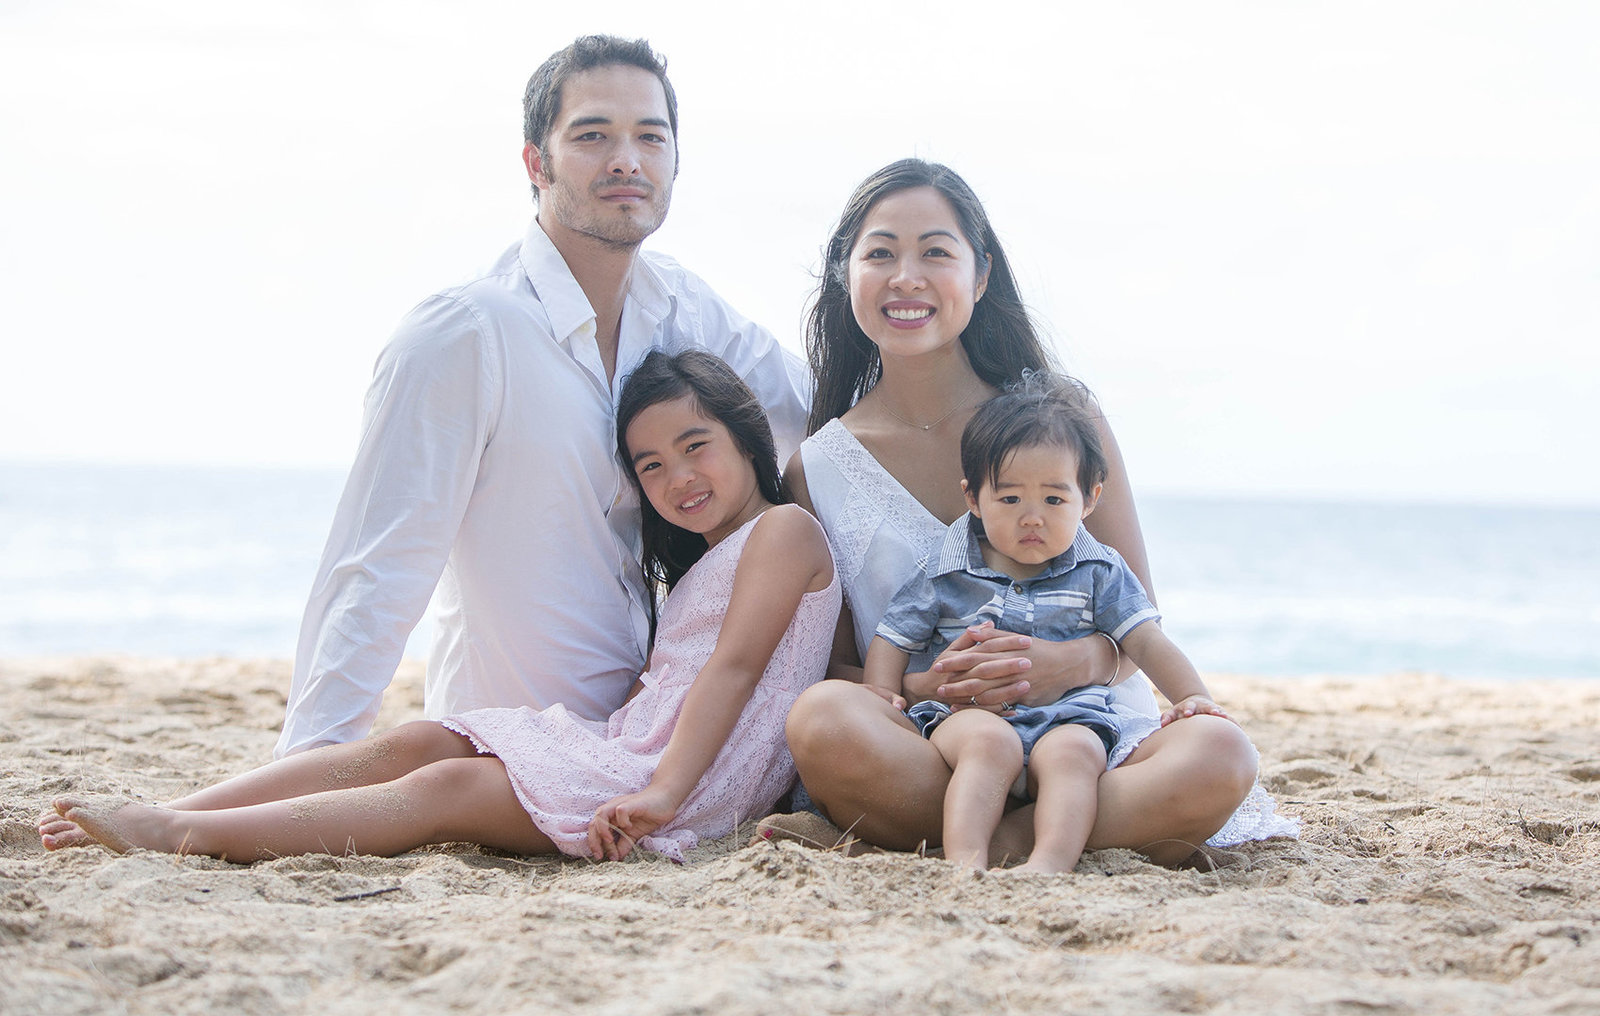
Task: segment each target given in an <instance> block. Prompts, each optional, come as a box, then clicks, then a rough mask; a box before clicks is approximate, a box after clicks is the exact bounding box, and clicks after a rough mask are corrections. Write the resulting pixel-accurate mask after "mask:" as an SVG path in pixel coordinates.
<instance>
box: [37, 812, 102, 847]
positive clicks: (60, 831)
mask: <svg viewBox="0 0 1600 1016" xmlns="http://www.w3.org/2000/svg"><path fill="white" fill-rule="evenodd" d="M94 841H95V840H94V837H93V836H90V835H89V834H88V833H86V832H84V831H83V829H82V828H81V827H80V826H79V825H78V823H76V822H73V821H72V820H70V819H65V818H62V817H61V816H60V814H58V813H57V812H56V811H55V809H53V808H52V809H51V810H49V811H47V812H45V813H44V814H42V815H40V816H39V842H40V843H42V844H44V848H45V849H46V850H65V849H66V848H68V847H87V846H88V845H89V844H91V843H93V842H94Z"/></svg>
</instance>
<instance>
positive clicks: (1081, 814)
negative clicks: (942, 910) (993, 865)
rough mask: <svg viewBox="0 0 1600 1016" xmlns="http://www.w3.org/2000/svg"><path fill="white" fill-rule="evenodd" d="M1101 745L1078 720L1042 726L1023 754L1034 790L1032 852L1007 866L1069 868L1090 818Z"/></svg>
mask: <svg viewBox="0 0 1600 1016" xmlns="http://www.w3.org/2000/svg"><path fill="white" fill-rule="evenodd" d="M1105 771H1106V748H1105V744H1104V742H1102V741H1101V740H1100V736H1099V735H1098V734H1096V733H1095V732H1094V731H1092V730H1090V729H1089V728H1088V727H1085V726H1083V725H1082V724H1079V723H1069V724H1065V725H1063V726H1060V727H1057V728H1055V729H1054V730H1051V731H1049V732H1047V733H1046V734H1045V735H1044V736H1043V737H1041V738H1039V740H1038V742H1037V743H1036V744H1034V746H1033V752H1032V753H1031V754H1030V755H1029V756H1028V789H1029V791H1030V792H1032V794H1033V796H1034V802H1035V803H1034V808H1033V828H1034V845H1033V852H1032V853H1031V854H1029V855H1028V860H1027V861H1026V862H1025V863H1024V864H1021V865H1019V866H1017V867H1016V868H1012V869H1010V870H1012V871H1018V872H1043V873H1055V872H1062V871H1071V870H1072V869H1073V866H1074V865H1076V864H1077V863H1078V858H1079V856H1081V855H1082V854H1083V845H1084V843H1086V842H1087V841H1088V839H1089V829H1090V827H1092V826H1093V825H1094V821H1095V804H1096V799H1097V798H1098V796H1099V795H1098V784H1099V780H1100V777H1101V776H1102V775H1103V774H1104V773H1105Z"/></svg>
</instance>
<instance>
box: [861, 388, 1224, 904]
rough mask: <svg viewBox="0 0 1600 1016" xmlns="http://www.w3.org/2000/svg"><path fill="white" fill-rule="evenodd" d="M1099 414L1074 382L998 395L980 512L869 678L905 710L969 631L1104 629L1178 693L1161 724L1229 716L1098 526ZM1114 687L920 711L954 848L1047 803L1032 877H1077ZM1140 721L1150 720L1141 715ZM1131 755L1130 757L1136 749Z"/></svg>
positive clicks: (941, 559) (974, 510) (891, 617)
mask: <svg viewBox="0 0 1600 1016" xmlns="http://www.w3.org/2000/svg"><path fill="white" fill-rule="evenodd" d="M1099 417H1100V411H1099V409H1098V407H1096V406H1095V405H1094V402H1093V400H1092V399H1091V398H1090V397H1089V395H1088V393H1087V392H1086V391H1085V390H1084V389H1083V388H1082V387H1081V386H1080V385H1077V384H1076V383H1074V382H1071V381H1069V380H1068V379H1066V378H1053V377H1051V376H1049V375H1046V374H1038V373H1035V374H1034V375H1032V376H1031V377H1029V378H1027V379H1025V380H1024V381H1022V382H1020V383H1019V384H1018V385H1017V386H1016V387H1015V388H1014V389H1013V390H1012V391H1010V392H1007V393H1006V394H1004V395H1001V396H999V397H998V398H995V399H991V400H990V401H988V402H986V403H984V404H983V406H982V407H981V408H979V410H978V411H977V412H976V413H974V414H973V416H972V419H971V421H969V422H968V423H967V426H966V429H965V430H964V431H963V432H962V435H961V470H962V473H963V474H964V478H963V479H962V481H961V489H962V492H963V493H964V494H965V496H966V502H967V514H965V515H963V516H961V517H960V518H958V519H956V520H955V522H953V523H951V525H950V527H949V529H948V530H946V532H945V536H944V538H943V540H941V541H940V542H939V544H938V545H937V546H936V548H935V550H934V552H933V553H932V554H931V555H930V556H929V559H928V561H927V563H926V565H925V566H924V567H921V568H919V569H917V571H916V573H915V574H914V575H912V577H911V578H910V579H909V580H908V581H907V582H906V584H905V585H903V586H901V588H900V590H899V592H897V593H895V595H894V598H893V599H892V600H891V601H890V602H889V608H888V611H887V612H886V614H885V615H884V618H883V621H882V622H881V623H880V624H879V625H878V628H877V633H876V635H875V637H874V638H873V640H872V642H871V644H870V645H869V646H868V648H867V659H866V665H865V678H864V680H865V683H866V684H867V686H868V687H870V688H872V689H874V690H876V691H877V692H878V693H879V694H881V695H882V696H883V697H884V698H886V699H888V700H889V701H891V702H893V703H894V704H895V705H896V706H897V707H900V708H904V706H905V699H904V697H903V694H902V693H903V692H904V690H905V689H904V687H903V685H904V680H905V674H906V671H907V669H908V668H910V669H912V670H926V669H928V667H929V666H930V665H931V664H932V663H933V661H934V660H935V659H936V658H937V657H938V655H939V653H940V651H941V650H942V649H943V648H944V647H945V646H946V645H948V644H949V643H951V642H954V641H956V640H957V639H958V638H960V637H961V635H962V634H963V633H964V632H966V630H967V629H968V628H971V627H975V626H979V625H985V624H990V625H993V626H994V627H996V628H1000V629H1003V630H1006V631H1012V632H1017V633H1019V634H1023V635H1028V636H1037V637H1039V638H1045V639H1052V640H1055V641H1060V642H1067V641H1071V640H1073V639H1080V638H1088V637H1090V636H1094V635H1099V636H1102V637H1103V638H1105V639H1106V640H1107V641H1108V642H1110V644H1111V645H1112V647H1114V648H1117V647H1120V648H1118V653H1119V655H1120V654H1121V652H1123V651H1126V653H1127V655H1128V656H1129V657H1130V658H1132V659H1133V661H1134V662H1135V663H1137V664H1138V665H1139V666H1140V667H1141V668H1142V669H1143V670H1144V673H1145V675H1146V676H1148V677H1149V678H1150V679H1151V680H1152V681H1154V682H1155V685H1156V687H1157V688H1159V689H1161V692H1162V694H1164V695H1166V696H1167V699H1168V700H1169V701H1171V702H1173V703H1175V704H1174V705H1173V706H1172V707H1171V708H1169V709H1168V710H1167V711H1166V712H1165V713H1163V714H1162V716H1161V725H1163V726H1165V725H1167V724H1169V723H1172V722H1173V721H1175V720H1178V719H1182V718H1184V717H1188V716H1194V715H1197V714H1202V713H1209V714H1212V715H1215V716H1226V715H1227V714H1226V713H1224V712H1223V711H1222V709H1221V708H1219V707H1218V706H1217V704H1216V703H1215V702H1213V701H1212V700H1211V697H1210V693H1209V692H1207V691H1206V686H1205V684H1204V682H1202V681H1201V680H1200V675H1199V674H1198V673H1196V672H1195V669H1194V667H1193V666H1192V665H1191V664H1190V663H1189V661H1188V659H1187V658H1185V657H1184V655H1183V653H1182V652H1180V651H1179V650H1178V648H1177V647H1176V646H1174V645H1173V644H1172V642H1171V641H1170V640H1169V639H1168V638H1167V637H1166V635H1164V634H1163V633H1162V631H1161V628H1160V627H1159V626H1158V624H1155V623H1152V622H1158V621H1159V620H1160V614H1159V613H1157V611H1156V608H1155V605H1154V604H1152V603H1151V602H1150V599H1149V597H1147V596H1146V595H1145V592H1144V587H1143V586H1141V585H1140V584H1139V580H1138V578H1137V577H1135V576H1134V574H1133V571H1132V570H1131V569H1130V568H1129V567H1128V565H1127V563H1126V562H1124V561H1123V560H1122V556H1121V555H1120V554H1118V553H1117V552H1116V551H1114V550H1112V549H1111V548H1110V547H1107V546H1105V545H1104V544H1102V543H1100V542H1099V541H1097V540H1096V539H1095V538H1094V537H1092V536H1090V535H1089V531H1088V530H1087V529H1085V528H1083V520H1084V519H1086V518H1087V517H1088V516H1089V513H1091V512H1092V511H1094V507H1095V503H1096V502H1097V501H1098V500H1099V498H1100V495H1101V492H1102V491H1103V490H1104V484H1105V479H1106V457H1105V452H1104V451H1103V449H1102V446H1101V443H1100V434H1099V432H1098V430H1097V429H1096V428H1095V425H1094V421H1095V420H1097V419H1099ZM1115 669H1116V668H1114V667H1113V668H1111V670H1109V671H1108V672H1107V678H1106V683H1105V684H1099V683H1096V684H1091V685H1085V686H1083V687H1079V688H1074V689H1072V690H1071V691H1069V692H1067V693H1066V694H1065V695H1063V696H1061V697H1060V698H1058V699H1056V700H1055V701H1053V702H1047V703H1043V704H1041V705H1038V706H1026V705H1020V704H1018V705H1013V704H1012V703H1011V702H1002V703H1001V704H1000V710H1001V711H1000V712H999V713H993V712H989V711H987V710H984V709H977V708H972V707H973V706H976V705H977V704H978V703H977V699H976V696H974V697H973V700H972V701H971V702H967V703H962V704H961V705H958V706H956V707H955V708H954V709H952V707H951V706H949V705H947V704H945V703H944V702H941V701H939V700H938V699H924V700H922V701H921V702H918V703H917V704H915V705H913V706H912V707H911V708H910V709H909V710H907V716H908V717H909V718H910V720H911V722H912V723H914V724H915V725H916V727H917V729H918V730H919V731H920V732H921V733H922V735H923V736H924V737H926V738H928V739H929V740H930V741H932V742H933V746H934V747H935V748H937V749H938V750H939V754H940V755H941V756H942V757H943V758H944V760H945V763H946V764H947V765H949V767H950V769H951V771H952V774H951V777H950V784H949V787H948V789H946V791H945V797H944V856H945V857H946V858H947V859H949V860H952V861H955V862H957V863H958V864H965V865H968V866H970V867H973V868H977V869H979V870H982V869H985V868H987V867H988V866H989V852H990V839H991V838H992V837H993V835H994V831H995V828H996V827H997V826H998V825H999V824H1000V817H1001V815H1002V813H1003V811H1004V806H1005V802H1006V797H1007V792H1008V791H1009V792H1010V795H1011V796H1014V797H1018V798H1021V799H1023V800H1033V801H1036V802H1037V806H1036V808H1035V809H1034V816H1033V825H1034V847H1033V852H1032V854H1030V855H1029V857H1028V861H1027V863H1026V864H1024V865H1022V866H1021V867H1020V868H1018V869H1015V870H1018V871H1030V872H1061V871H1071V870H1072V868H1073V866H1074V865H1076V864H1077V863H1078V857H1079V855H1080V854H1082V853H1083V845H1084V843H1085V842H1086V841H1087V840H1088V838H1089V829H1090V827H1091V826H1092V825H1093V824H1094V816H1095V809H1096V805H1097V803H1098V800H1097V799H1098V796H1099V795H1098V789H1097V788H1098V784H1099V780H1100V777H1101V775H1103V774H1104V773H1105V771H1106V761H1107V758H1108V757H1110V758H1112V759H1114V760H1116V761H1120V758H1119V757H1118V755H1117V751H1116V749H1117V745H1118V743H1119V741H1120V740H1121V738H1122V733H1123V727H1124V725H1125V722H1126V720H1125V719H1124V716H1123V715H1122V714H1121V713H1119V712H1118V710H1117V707H1116V705H1115V703H1114V702H1113V701H1112V699H1111V695H1110V692H1111V689H1110V687H1109V684H1110V681H1111V680H1112V678H1113V677H1114V676H1115ZM1134 715H1135V716H1137V715H1138V714H1134ZM1121 754H1122V755H1126V754H1127V752H1126V751H1124V752H1122V753H1121Z"/></svg>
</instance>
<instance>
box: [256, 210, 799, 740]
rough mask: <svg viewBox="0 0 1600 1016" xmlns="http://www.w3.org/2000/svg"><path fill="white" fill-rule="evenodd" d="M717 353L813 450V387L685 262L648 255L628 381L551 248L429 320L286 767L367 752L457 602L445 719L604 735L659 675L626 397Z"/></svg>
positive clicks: (398, 368)
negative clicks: (367, 739)
mask: <svg viewBox="0 0 1600 1016" xmlns="http://www.w3.org/2000/svg"><path fill="white" fill-rule="evenodd" d="M691 346H695V347H700V348H704V349H706V350H708V351H709V352H712V353H716V354H717V355H719V356H721V357H722V358H723V359H725V360H727V361H728V363H729V364H730V365H731V366H732V367H733V369H734V370H735V371H736V372H737V373H738V374H739V375H740V376H741V377H743V378H744V379H745V381H746V382H747V383H748V384H749V385H750V387H751V388H752V389H753V390H754V391H755V393H756V395H757V396H758V397H759V398H760V400H761V402H762V404H763V405H765V406H766V407H767V411H768V413H769V415H770V417H771V420H772V429H773V435H774V437H775V438H776V439H777V444H778V452H779V462H780V463H781V462H784V461H787V458H788V455H789V453H790V452H791V451H793V449H794V448H795V447H797V446H798V444H799V442H800V440H801V438H802V437H803V436H804V428H805V415H806V407H807V401H808V399H809V394H810V389H809V380H808V378H807V375H806V371H805V368H804V366H803V365H802V364H801V363H800V362H799V361H798V359H796V358H795V357H793V356H791V355H790V354H788V353H786V352H785V351H784V350H783V349H782V348H781V347H780V346H779V345H778V344H777V342H776V341H775V340H774V339H773V338H772V336H771V335H770V334H769V333H768V332H766V331H765V330H764V329H762V328H760V327H758V326H756V325H754V324H752V323H751V322H749V321H747V320H745V319H744V318H742V317H740V316H739V315H738V314H737V313H735V312H734V311H733V310H732V309H731V308H730V307H728V305H727V304H725V303H723V302H722V300H721V299H720V298H719V297H717V295H716V294H715V293H713V292H712V291H711V290H710V289H709V288H707V287H706V285H705V283H703V282H702V281H701V280H700V279H699V278H697V277H696V276H694V275H692V274H691V273H689V272H687V271H685V270H684V269H683V268H682V267H681V266H679V265H678V264H677V262H675V261H673V260H671V259H670V258H666V257H662V256H659V255H656V254H652V253H644V254H642V255H641V256H640V258H639V259H638V261H637V264H636V267H635V270H634V273H633V278H632V280H631V285H630V289H629V292H628V298H627V301H626V304H625V306H624V309H623V315H622V321H621V334H620V340H619V343H618V350H617V370H616V375H615V378H614V380H611V381H608V380H607V378H606V373H605V368H604V366H603V364H602V363H601V360H600V351H599V347H598V346H597V344H596V342H595V314H594V311H593V309H592V308H591V307H590V306H589V302H588V299H587V298H586V297H585V296H584V294H583V290H582V289H581V288H579V286H578V283H577V281H576V280H575V279H574V278H573V277H572V273H571V272H570V271H569V270H568V269H567V265H566V262H565V261H563V260H562V257H561V255H560V253H559V252H558V251H557V250H556V248H555V246H554V245H553V244H552V243H551V242H550V240H549V238H548V237H546V236H545V234H544V232H543V230H541V229H540V228H539V225H538V223H537V222H534V223H533V224H532V225H530V226H529V228H528V232H527V235H526V237H525V238H524V239H523V241H522V242H521V243H520V244H517V245H514V246H512V247H511V249H510V250H508V251H507V252H506V253H505V254H504V255H502V256H501V258H500V259H499V260H498V261H497V262H496V263H495V265H494V266H493V267H492V268H491V269H490V270H489V271H488V272H486V273H485V274H484V275H482V276H480V277H479V278H477V279H474V280H473V281H471V282H468V283H466V284H464V285H460V286H457V287H455V288H452V289H447V290H445V291H443V292H441V293H438V294H436V295H434V296H433V297H430V298H429V299H427V300H425V301H423V302H422V303H421V304H419V305H418V306H417V307H416V308H415V309H414V310H412V311H411V313H410V314H408V315H407V316H406V318H405V319H404V320H403V321H402V322H401V324H400V327H399V328H398V330H397V331H396V333H395V335H394V338H393V339H391V340H390V342H389V344H388V346H386V347H385V348H384V350H383V352H382V354H381V355H380V356H379V358H378V363H377V367H376V370H375V372H374V377H373V382H372V386H371V388H370V389H369V390H368V392H367V398H366V407H365V415H364V420H363V424H362V432H361V441H360V445H359V449H358V451H357V453H356V460H355V465H354V466H353V467H352V469H351V471H350V477H349V480H348V481H347V482H346V485H345V489H344V494H343V496H342V497H341V498H340V501H339V507H338V510H337V512H336V514H335V517H334V522H333V530H332V533H331V534H330V535H329V537H328V544H327V547H326V548H325V550H324V552H323V557H322V563H321V565H320V566H319V567H318V569H317V576H316V581H315V583H314V585H313V587H312V592H311V599H310V602H309V603H308V605H307V607H306V614H305V620H304V622H303V624H302V626H301V629H300V640H299V646H298V649H297V652H296V656H295V668H294V679H293V683H292V685H291V687H290V693H289V705H288V711H287V717H286V719H285V721H284V727H283V735H282V737H281V738H280V739H279V741H278V746H277V754H278V755H279V756H282V755H286V754H290V753H292V752H296V751H301V750H303V749H306V748H311V747H315V746H317V745H320V744H328V743H332V742H341V741H350V740H354V739H357V738H360V737H363V736H365V735H366V733H367V732H368V730H369V729H370V728H371V726H372V721H373V718H374V716H375V715H376V714H377V709H378V702H379V699H380V698H381V697H382V694H383V690H384V688H386V687H387V686H388V683H389V681H390V679H391V678H392V676H393V674H394V671H395V667H396V666H397V665H398V663H399V661H400V657H401V653H402V652H403V651H404V648H405V642H406V638H407V636H408V635H409V634H410V632H411V629H412V628H413V627H414V626H415V624H416V622H417V620H418V619H419V618H420V617H421V616H422V613H423V611H424V610H425V609H426V608H427V605H428V602H429V599H430V597H431V596H433V594H434V590H435V587H436V586H437V589H438V594H437V597H436V598H435V600H436V611H437V613H436V620H437V634H436V636H435V642H434V645H433V649H432V652H431V654H430V656H429V660H428V676H427V691H426V704H425V711H426V714H427V715H428V716H429V717H431V718H435V719H437V718H440V717H443V716H447V715H449V714H452V713H457V712H461V711H463V710H467V709H476V708H481V707H485V706H518V705H529V706H535V707H538V708H543V707H546V706H549V705H551V704H552V703H555V702H562V703H564V704H565V705H566V707H567V708H568V709H570V710H572V711H573V712H575V713H577V714H578V715H580V716H585V717H589V718H592V719H603V718H604V717H606V716H607V715H609V714H610V712H611V711H612V710H613V709H615V708H616V707H617V706H618V705H619V704H621V702H622V699H623V697H624V695H626V693H627V690H628V688H629V686H630V684H631V683H632V681H633V679H634V678H635V677H636V676H637V675H638V674H639V672H640V670H642V669H643V667H644V658H645V650H646V639H647V633H648V627H649V626H648V620H647V615H646V613H645V600H644V597H645V590H644V583H643V579H642V576H641V574H640V567H639V557H640V553H641V547H640V536H639V501H638V496H637V494H636V493H635V492H634V488H633V486H632V484H631V482H630V480H629V478H628V475H627V473H626V472H625V471H624V469H623V467H622V464H621V461H620V459H619V457H618V455H617V452H616V422H615V419H616V418H615V409H616V396H617V394H618V392H619V391H620V390H621V387H622V384H623V382H624V381H625V380H626V378H627V374H628V372H629V370H630V369H631V368H632V367H633V366H634V365H635V364H637V363H638V362H639V360H640V359H642V358H643V357H644V354H645V353H646V352H647V351H649V350H650V349H652V348H660V349H665V350H667V351H668V352H674V351H677V350H680V349H685V348H689V347H691Z"/></svg>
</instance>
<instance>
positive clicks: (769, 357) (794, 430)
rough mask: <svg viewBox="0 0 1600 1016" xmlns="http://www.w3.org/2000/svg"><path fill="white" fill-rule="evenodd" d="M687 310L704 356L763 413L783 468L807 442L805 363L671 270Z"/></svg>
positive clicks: (691, 278)
mask: <svg viewBox="0 0 1600 1016" xmlns="http://www.w3.org/2000/svg"><path fill="white" fill-rule="evenodd" d="M675 267H676V270H677V271H678V272H680V273H682V274H681V278H682V280H683V281H682V285H683V286H684V287H685V289H687V290H689V292H690V294H691V296H692V299H691V301H690V304H691V306H688V307H683V308H680V313H686V314H687V315H688V318H689V322H688V323H689V324H690V325H691V327H692V328H693V330H695V331H697V332H698V333H699V334H698V339H699V341H700V342H701V343H703V344H704V346H705V349H706V351H707V352H711V353H715V354H717V355H718V356H720V357H722V359H724V360H726V361H727V362H728V366H730V367H732V368H733V371H734V373H735V374H738V375H739V376H740V377H741V378H743V379H744V382H745V384H747V385H749V386H750V390H751V391H752V392H754V393H755V396H756V398H757V400H759V401H760V403H761V405H762V406H764V407H765V408H766V410H767V418H768V420H770V421H771V423H772V437H773V440H774V441H775V442H776V444H777V446H778V462H779V463H780V464H781V463H784V462H787V461H788V460H789V456H790V455H792V454H794V452H795V450H796V449H798V448H799V447H800V442H801V441H804V440H805V437H806V417H807V415H808V414H809V413H810V412H811V372H810V370H809V369H808V368H807V367H806V365H805V362H804V361H803V360H802V359H800V357H798V356H797V355H795V354H794V353H791V352H789V351H788V350H786V349H784V348H783V347H782V346H781V345H779V344H778V340H777V339H775V338H773V337H772V333H771V332H769V331H767V330H766V329H765V328H762V327H761V326H760V325H758V324H756V323H754V322H752V321H750V320H749V319H748V318H746V317H745V316H744V315H742V314H740V313H739V312H738V311H736V310H734V309H733V308H732V307H730V306H728V304H727V303H726V302H725V301H724V300H723V299H722V297H720V296H718V295H717V294H716V293H715V292H714V291H713V290H712V289H711V287H710V286H708V285H706V283H705V281H704V280H703V279H700V278H698V277H697V276H695V275H693V274H692V273H690V272H688V271H685V270H684V269H683V268H682V267H681V266H676V265H675Z"/></svg>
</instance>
